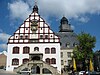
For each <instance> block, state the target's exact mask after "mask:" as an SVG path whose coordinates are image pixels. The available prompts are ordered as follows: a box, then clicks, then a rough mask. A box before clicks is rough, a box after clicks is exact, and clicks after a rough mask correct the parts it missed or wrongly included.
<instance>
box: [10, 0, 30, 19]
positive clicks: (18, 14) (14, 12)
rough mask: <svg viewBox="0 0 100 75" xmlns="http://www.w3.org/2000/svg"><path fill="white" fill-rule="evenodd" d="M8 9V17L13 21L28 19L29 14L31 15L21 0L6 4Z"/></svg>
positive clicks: (26, 5) (27, 6)
mask: <svg viewBox="0 0 100 75" xmlns="http://www.w3.org/2000/svg"><path fill="white" fill-rule="evenodd" d="M8 7H9V10H10V13H11V14H10V16H11V18H13V19H17V18H20V19H22V20H23V19H25V18H27V17H28V15H29V13H31V11H30V8H29V5H28V4H27V3H25V2H23V1H22V0H17V1H14V2H13V3H8Z"/></svg>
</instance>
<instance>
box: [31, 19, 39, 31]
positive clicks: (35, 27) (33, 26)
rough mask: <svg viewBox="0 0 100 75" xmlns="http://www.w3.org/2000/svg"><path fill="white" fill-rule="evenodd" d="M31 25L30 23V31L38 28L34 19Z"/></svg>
mask: <svg viewBox="0 0 100 75" xmlns="http://www.w3.org/2000/svg"><path fill="white" fill-rule="evenodd" d="M31 23H32V24H31V30H32V31H36V30H37V27H38V21H37V20H35V19H34V20H32V21H31Z"/></svg>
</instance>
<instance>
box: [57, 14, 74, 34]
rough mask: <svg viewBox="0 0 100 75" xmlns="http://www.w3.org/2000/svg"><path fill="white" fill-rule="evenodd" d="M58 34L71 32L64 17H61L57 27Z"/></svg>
mask: <svg viewBox="0 0 100 75" xmlns="http://www.w3.org/2000/svg"><path fill="white" fill-rule="evenodd" d="M59 29H60V32H73V30H72V29H71V25H70V24H68V19H67V18H66V17H64V16H63V17H62V19H61V21H60V26H59Z"/></svg>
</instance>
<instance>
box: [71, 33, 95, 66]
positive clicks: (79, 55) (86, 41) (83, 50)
mask: <svg viewBox="0 0 100 75" xmlns="http://www.w3.org/2000/svg"><path fill="white" fill-rule="evenodd" d="M77 39H78V41H79V44H78V46H77V47H75V49H74V51H73V57H75V58H76V60H77V61H81V62H87V61H86V60H87V59H90V58H91V59H93V50H92V49H93V48H94V47H95V43H96V38H95V37H94V36H91V35H90V34H87V33H84V32H81V33H80V34H79V35H78V36H77ZM85 65H86V64H85Z"/></svg>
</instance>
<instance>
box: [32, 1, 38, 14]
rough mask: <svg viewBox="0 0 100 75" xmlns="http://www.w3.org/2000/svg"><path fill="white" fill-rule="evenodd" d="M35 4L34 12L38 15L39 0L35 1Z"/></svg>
mask: <svg viewBox="0 0 100 75" xmlns="http://www.w3.org/2000/svg"><path fill="white" fill-rule="evenodd" d="M34 2H35V5H34V7H33V12H36V13H38V6H37V0H34Z"/></svg>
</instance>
